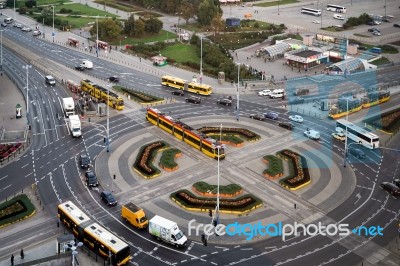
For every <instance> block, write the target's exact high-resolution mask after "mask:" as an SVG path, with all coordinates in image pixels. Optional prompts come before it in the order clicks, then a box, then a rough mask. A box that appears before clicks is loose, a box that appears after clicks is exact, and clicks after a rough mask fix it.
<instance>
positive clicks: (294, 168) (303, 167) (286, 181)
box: [277, 149, 311, 189]
mask: <svg viewBox="0 0 400 266" xmlns="http://www.w3.org/2000/svg"><path fill="white" fill-rule="evenodd" d="M286 152H289V153H293V154H294V155H295V156H298V157H299V158H300V165H297V162H296V160H295V159H294V158H293V157H291V156H288V155H286V154H285V153H286ZM277 154H279V156H283V157H286V158H288V163H289V173H290V174H289V175H288V176H287V177H284V178H282V179H280V180H279V183H280V184H281V185H282V186H283V187H286V188H291V189H295V188H297V187H299V186H301V185H303V184H304V183H307V182H309V181H310V180H311V177H310V173H309V171H308V165H307V160H306V158H305V157H304V156H301V155H300V154H298V153H296V152H294V151H291V150H287V149H285V150H282V151H279V152H278V153H277ZM300 171H302V172H303V177H302V178H297V177H298V175H299V172H300ZM296 179H298V180H296Z"/></svg>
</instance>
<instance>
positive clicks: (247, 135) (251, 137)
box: [197, 127, 261, 141]
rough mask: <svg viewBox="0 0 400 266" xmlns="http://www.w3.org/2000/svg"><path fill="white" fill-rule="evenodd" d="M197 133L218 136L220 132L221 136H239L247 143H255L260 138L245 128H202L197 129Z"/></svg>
mask: <svg viewBox="0 0 400 266" xmlns="http://www.w3.org/2000/svg"><path fill="white" fill-rule="evenodd" d="M197 131H199V132H202V133H204V134H220V132H221V131H222V134H231V135H239V136H240V137H243V138H244V139H246V140H247V141H255V140H259V139H260V138H261V137H260V135H258V134H256V133H254V132H253V131H250V130H248V129H246V128H234V127H231V128H229V127H223V128H222V130H221V128H220V127H202V128H199V129H197Z"/></svg>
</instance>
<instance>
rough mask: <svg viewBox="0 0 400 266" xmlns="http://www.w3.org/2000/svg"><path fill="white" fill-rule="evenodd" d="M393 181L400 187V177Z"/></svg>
mask: <svg viewBox="0 0 400 266" xmlns="http://www.w3.org/2000/svg"><path fill="white" fill-rule="evenodd" d="M393 183H394V184H395V185H396V186H398V187H400V179H395V180H393Z"/></svg>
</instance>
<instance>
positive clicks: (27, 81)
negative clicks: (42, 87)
mask: <svg viewBox="0 0 400 266" xmlns="http://www.w3.org/2000/svg"><path fill="white" fill-rule="evenodd" d="M31 67H32V66H31V65H26V66H22V68H24V69H26V117H28V113H29V79H28V77H29V69H30V68H31ZM28 119H29V118H28Z"/></svg>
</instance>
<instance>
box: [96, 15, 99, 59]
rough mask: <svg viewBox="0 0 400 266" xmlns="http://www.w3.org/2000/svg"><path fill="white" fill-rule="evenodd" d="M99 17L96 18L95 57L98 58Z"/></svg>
mask: <svg viewBox="0 0 400 266" xmlns="http://www.w3.org/2000/svg"><path fill="white" fill-rule="evenodd" d="M98 19H99V16H96V55H97V57H99V20H98Z"/></svg>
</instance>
